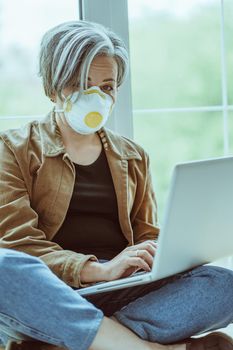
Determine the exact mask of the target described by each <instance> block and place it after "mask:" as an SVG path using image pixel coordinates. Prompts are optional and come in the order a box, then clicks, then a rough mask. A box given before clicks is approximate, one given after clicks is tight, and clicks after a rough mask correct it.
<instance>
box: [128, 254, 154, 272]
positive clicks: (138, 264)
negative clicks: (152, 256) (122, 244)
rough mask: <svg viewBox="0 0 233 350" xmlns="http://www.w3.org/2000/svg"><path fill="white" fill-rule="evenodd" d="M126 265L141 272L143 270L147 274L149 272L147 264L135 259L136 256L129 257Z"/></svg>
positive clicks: (140, 259) (138, 258)
mask: <svg viewBox="0 0 233 350" xmlns="http://www.w3.org/2000/svg"><path fill="white" fill-rule="evenodd" d="M128 264H129V265H130V266H135V267H137V268H139V269H142V270H145V271H147V272H150V271H151V268H150V266H149V265H148V263H147V262H146V261H145V260H143V259H142V258H140V257H137V256H135V257H130V260H129V261H128Z"/></svg>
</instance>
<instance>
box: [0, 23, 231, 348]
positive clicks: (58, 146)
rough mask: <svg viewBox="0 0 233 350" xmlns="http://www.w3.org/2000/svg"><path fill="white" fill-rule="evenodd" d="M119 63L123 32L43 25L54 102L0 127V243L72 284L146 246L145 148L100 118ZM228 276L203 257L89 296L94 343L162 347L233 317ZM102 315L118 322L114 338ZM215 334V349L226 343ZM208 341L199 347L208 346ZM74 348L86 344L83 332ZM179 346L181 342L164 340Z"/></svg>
mask: <svg viewBox="0 0 233 350" xmlns="http://www.w3.org/2000/svg"><path fill="white" fill-rule="evenodd" d="M127 65H128V56H127V52H126V49H125V46H124V44H123V43H122V41H121V40H120V39H119V38H118V37H117V36H116V35H115V34H114V33H112V32H111V31H109V30H108V29H106V28H104V27H102V26H100V25H98V24H95V23H90V22H85V21H75V22H67V23H63V24H61V25H59V26H57V27H55V28H52V29H51V30H50V31H48V32H47V33H46V34H45V36H44V37H43V39H42V43H41V53H40V74H41V76H42V80H43V85H44V89H45V94H46V95H47V96H48V97H49V98H50V99H51V100H52V101H54V103H55V107H54V110H53V111H52V112H51V113H49V114H48V116H47V117H46V118H45V120H43V121H41V122H38V121H34V122H31V123H29V124H28V125H26V126H25V127H24V128H21V129H18V130H8V131H7V132H5V133H2V134H1V143H0V155H1V163H0V164H1V165H0V177H1V182H0V217H1V222H0V232H1V242H0V246H1V247H3V248H13V249H15V250H20V251H22V252H25V253H28V254H30V255H34V256H37V257H39V258H40V259H41V260H43V261H44V262H45V264H46V265H47V266H48V267H49V268H50V269H51V270H52V271H53V272H54V273H55V274H56V275H57V276H58V277H59V278H60V279H61V280H62V281H63V282H65V283H66V284H68V285H69V286H71V287H73V288H78V287H83V286H86V285H88V284H89V283H93V282H98V281H110V280H114V279H117V278H119V277H124V276H129V275H130V274H132V273H133V272H134V271H136V270H138V269H143V270H145V271H150V269H151V266H152V261H153V256H154V254H155V253H156V244H155V242H154V240H155V239H156V238H157V237H158V233H159V228H158V226H157V218H156V203H155V197H154V192H153V189H152V184H151V177H150V171H149V160H148V156H147V154H146V153H145V152H144V150H143V149H142V148H141V147H140V146H138V145H137V144H136V143H134V142H133V141H131V140H129V139H126V138H124V137H121V136H119V135H117V134H115V133H113V132H111V131H110V130H108V129H106V128H104V124H105V123H106V121H107V119H108V117H109V115H110V113H111V111H112V109H113V107H114V104H115V102H116V99H117V92H118V89H119V87H120V86H121V84H122V83H123V81H124V78H125V75H126V72H127ZM101 260H104V261H105V262H104V263H103V262H102V261H101ZM232 286H233V273H232V272H231V271H229V270H226V269H221V268H218V267H206V266H204V267H199V268H196V269H193V270H192V271H189V272H186V273H184V274H179V275H176V276H173V277H170V278H167V279H164V280H162V281H157V282H153V283H151V284H149V285H144V286H139V287H134V288H128V289H123V290H121V291H114V292H110V293H104V294H100V295H94V296H90V297H88V300H89V301H90V302H91V303H92V304H94V305H95V306H96V307H97V309H101V310H102V311H103V312H104V314H105V316H107V318H104V321H103V322H102V324H101V326H100V322H101V321H100V319H101V318H100V319H98V321H96V329H95V331H96V333H97V338H98V335H99V334H101V336H102V338H101V339H102V341H101V349H104V346H105V348H106V349H115V348H117V349H118V348H119V346H120V345H119V344H120V342H122V344H124V345H125V346H126V344H127V346H126V348H127V349H130V348H138V349H141V348H143V349H145V348H148V349H161V347H164V346H165V345H163V346H162V345H159V344H158V343H161V344H169V343H174V342H178V341H183V340H185V339H186V338H188V337H190V336H192V335H195V334H199V333H202V332H204V331H207V330H211V329H216V328H220V327H225V326H226V325H227V324H229V323H230V322H232V319H233V295H232V293H231V288H232ZM80 298H81V297H80ZM81 300H82V302H83V303H84V304H85V303H86V302H87V301H86V300H85V299H83V298H81ZM25 302H26V300H25ZM213 303H214V307H212V305H213ZM42 316H43V315H42ZM33 317H35V315H34V316H33ZM33 317H31V318H30V317H29V319H28V327H30V324H31V322H33V320H32V318H33ZM108 317H112V318H113V320H114V325H116V324H117V325H118V326H117V327H118V328H117V332H116V339H118V343H117V342H116V341H113V339H114V337H112V335H111V336H110V333H109V331H108V330H109V329H114V327H113V326H112V323H111V322H113V321H112V320H109V318H108ZM44 318H45V319H44V323H46V315H44ZM109 322H110V323H109ZM106 324H107V325H106ZM120 324H121V325H120ZM122 325H123V326H124V327H122ZM101 327H102V328H101ZM111 327H112V328H111ZM119 327H120V328H119ZM129 330H131V331H133V333H132V332H131V331H129ZM134 333H136V335H137V336H136V335H135V334H134ZM30 334H31V333H30ZM30 334H27V335H30ZM31 337H33V336H31ZM34 338H36V336H34ZM217 338H218V339H219V340H218V344H219V348H221V349H224V347H223V345H222V344H225V342H226V341H225V340H222V337H221V336H219V335H218V336H217ZM103 339H104V340H103ZM207 339H208V341H206V337H203V341H202V343H201V344H202V345H203V346H209V343H208V342H209V338H207ZM211 339H212V338H211ZM214 339H216V336H214ZM220 339H221V340H220ZM142 340H143V343H142ZM211 341H212V340H211ZM199 342H201V340H200V341H199ZM51 343H53V342H52V341H51ZM207 343H208V344H207ZM63 344H64V343H63ZM63 344H56V345H60V346H62V345H63ZM82 344H83V342H82ZM195 344H196V342H194V341H191V347H193V346H196V345H195ZM206 344H207V345H206ZM227 345H228V347H229V346H230V348H232V344H231V342H230V341H228V344H227ZM82 346H83V347H84V346H85V347H84V348H85V349H87V348H89V347H90V346H91V340H89V343H87V342H86V343H85V345H82ZM137 346H138V347H137ZM121 347H122V348H123V346H121ZM185 347H186V345H185V342H184V343H183V344H178V345H172V346H170V349H171V348H172V349H173V348H174V349H177V350H178V349H185ZM80 348H81V346H80ZM92 348H93V349H97V348H98V346H97V347H95V346H94V347H92ZM98 349H99V348H98Z"/></svg>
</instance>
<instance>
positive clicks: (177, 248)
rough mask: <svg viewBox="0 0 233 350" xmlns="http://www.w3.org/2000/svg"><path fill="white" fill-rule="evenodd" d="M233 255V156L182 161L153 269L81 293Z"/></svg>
mask: <svg viewBox="0 0 233 350" xmlns="http://www.w3.org/2000/svg"><path fill="white" fill-rule="evenodd" d="M229 255H233V157H223V158H216V159H208V160H202V161H194V162H189V163H183V164H178V165H176V166H175V168H174V171H173V176H172V181H171V185H170V191H169V196H168V200H167V205H166V210H165V216H164V221H163V225H162V228H161V232H160V235H159V239H158V248H157V252H156V255H155V257H154V262H153V267H152V270H151V272H143V273H135V274H134V275H132V276H130V277H127V278H121V279H118V280H115V281H111V282H100V283H95V284H93V285H92V286H90V287H86V288H82V289H78V290H77V291H78V293H79V294H81V295H87V294H95V293H101V292H107V291H111V290H115V289H120V288H125V287H131V286H136V285H139V284H144V283H149V282H152V281H155V280H159V279H162V278H164V277H168V276H171V275H174V274H176V273H179V272H183V271H186V270H188V269H190V268H193V267H195V266H198V265H203V264H205V263H209V262H212V261H215V260H217V259H219V258H222V257H225V256H229Z"/></svg>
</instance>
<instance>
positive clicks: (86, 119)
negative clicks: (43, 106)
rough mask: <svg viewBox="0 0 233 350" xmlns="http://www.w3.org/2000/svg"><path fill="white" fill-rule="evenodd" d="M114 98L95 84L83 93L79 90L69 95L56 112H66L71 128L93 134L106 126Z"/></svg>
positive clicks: (80, 132) (85, 133) (82, 132)
mask: <svg viewBox="0 0 233 350" xmlns="http://www.w3.org/2000/svg"><path fill="white" fill-rule="evenodd" d="M113 105H114V102H113V99H112V98H111V97H110V96H109V95H108V94H105V93H104V92H103V91H102V90H101V89H100V88H99V87H98V86H93V87H91V88H89V89H87V90H84V91H83V92H82V93H80V92H79V91H76V92H74V93H73V94H71V95H69V96H67V97H66V98H65V101H64V103H63V108H62V109H58V110H56V109H55V111H56V112H64V115H65V118H66V120H67V122H68V124H69V125H70V126H71V128H72V129H73V130H74V131H76V132H78V133H79V134H83V135H88V134H92V133H94V132H96V131H98V130H99V129H101V128H102V126H104V124H105V123H106V122H107V120H108V117H109V115H110V113H111V112H112V108H113Z"/></svg>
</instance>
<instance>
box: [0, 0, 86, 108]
mask: <svg viewBox="0 0 233 350" xmlns="http://www.w3.org/2000/svg"><path fill="white" fill-rule="evenodd" d="M78 18H79V13H78V1H77V0H66V1H63V0H49V1H47V0H40V1H31V0H20V1H18V0H10V1H8V0H0V52H1V57H0V76H1V79H0V95H1V104H0V115H28V114H29V115H32V114H34V115H35V114H43V113H47V112H48V111H49V110H50V109H51V102H50V101H49V99H48V98H47V97H45V95H44V92H43V88H42V85H41V81H40V79H39V77H38V76H37V73H38V52H39V45H40V40H41V37H42V35H43V34H44V33H45V32H46V31H47V30H48V29H49V28H51V27H53V26H55V25H57V24H59V23H62V22H65V21H68V20H75V19H78Z"/></svg>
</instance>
